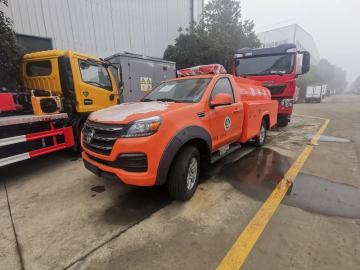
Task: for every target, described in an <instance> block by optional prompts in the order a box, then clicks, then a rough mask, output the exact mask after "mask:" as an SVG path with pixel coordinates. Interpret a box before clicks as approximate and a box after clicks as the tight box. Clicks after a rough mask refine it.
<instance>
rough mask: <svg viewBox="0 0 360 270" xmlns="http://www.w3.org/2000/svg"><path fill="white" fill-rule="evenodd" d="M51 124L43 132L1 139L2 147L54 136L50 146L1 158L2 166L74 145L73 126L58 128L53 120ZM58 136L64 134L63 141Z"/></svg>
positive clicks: (0, 145) (0, 164)
mask: <svg viewBox="0 0 360 270" xmlns="http://www.w3.org/2000/svg"><path fill="white" fill-rule="evenodd" d="M49 124H50V130H47V131H41V132H35V133H30V134H26V135H20V136H14V137H8V138H4V139H0V147H5V146H10V145H15V144H17V143H24V142H30V141H35V140H42V139H45V138H48V137H51V138H52V142H53V144H52V145H50V146H45V147H42V148H39V149H36V150H32V151H29V152H25V153H20V154H17V155H13V156H8V157H4V158H1V159H0V167H3V166H6V165H9V164H12V163H15V162H18V161H22V160H26V159H30V158H33V157H37V156H41V155H45V154H48V153H52V152H55V151H58V150H61V149H65V148H69V147H72V146H73V145H74V136H73V131H72V128H71V127H63V128H58V129H56V128H55V127H54V123H53V122H52V121H51V122H49ZM57 136H63V137H64V140H63V142H61V143H58V141H57Z"/></svg>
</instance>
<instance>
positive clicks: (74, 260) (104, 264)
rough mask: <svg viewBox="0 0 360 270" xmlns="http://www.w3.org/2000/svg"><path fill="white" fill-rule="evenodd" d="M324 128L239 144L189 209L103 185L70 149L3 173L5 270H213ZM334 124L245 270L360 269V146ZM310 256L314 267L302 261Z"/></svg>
mask: <svg viewBox="0 0 360 270" xmlns="http://www.w3.org/2000/svg"><path fill="white" fill-rule="evenodd" d="M359 104H360V100H359ZM313 105H314V104H311V105H310V104H309V105H306V109H305V110H306V111H308V110H309V109H308V108H311V107H309V106H313ZM315 106H316V105H315ZM321 106H326V104H321ZM331 108H334V107H333V106H331ZM335 109H336V107H335ZM337 110H338V111H337V113H340V112H341V110H342V109H337ZM320 112H321V113H322V111H321V110H320ZM313 113H314V114H316V112H313ZM321 113H319V114H321ZM321 116H322V117H324V116H326V115H321ZM333 117H335V116H333ZM339 117H340V116H339ZM322 121H323V120H321V119H312V118H304V117H294V119H293V121H292V123H291V126H289V127H286V128H283V129H276V130H273V131H272V132H269V137H268V138H267V139H268V143H267V144H266V147H264V148H262V149H258V148H254V147H253V146H252V145H251V144H248V145H244V146H243V147H242V149H240V150H239V151H236V152H235V153H233V154H231V155H229V156H228V157H226V158H225V159H223V160H221V161H219V162H217V163H216V164H215V165H214V166H212V167H211V168H209V169H208V170H207V171H205V172H204V173H203V174H202V175H201V184H200V186H199V188H198V191H197V193H196V195H195V196H194V198H193V199H192V200H191V201H189V202H186V203H179V202H174V201H172V200H171V199H170V198H169V197H168V195H167V192H166V189H165V188H163V187H155V188H137V187H128V186H125V185H122V184H120V183H117V182H112V181H107V180H105V179H100V178H98V177H96V176H94V175H92V174H91V173H90V172H88V171H86V170H85V169H84V168H83V164H82V161H81V159H80V158H79V157H78V156H74V155H73V154H71V153H68V152H66V151H64V152H61V153H56V154H53V155H49V156H46V157H40V158H38V159H35V160H29V161H26V162H21V163H18V164H16V165H12V166H9V167H7V168H6V169H4V168H2V169H0V175H1V179H0V183H1V189H0V199H1V200H0V214H1V221H0V231H2V232H3V234H2V235H1V236H2V238H1V239H3V240H1V241H0V269H8V267H7V266H11V267H10V269H21V263H20V259H19V255H20V256H21V258H22V260H23V267H24V268H25V269H114V268H117V269H132V270H133V269H144V268H146V269H213V268H215V267H216V265H217V263H218V262H219V260H221V258H222V257H223V256H224V254H225V253H226V252H227V250H228V248H229V247H230V246H231V245H232V243H233V241H234V239H236V238H237V236H238V235H239V233H240V232H241V230H243V228H244V227H245V226H246V225H247V223H248V222H249V221H250V220H251V218H252V217H253V216H254V215H255V214H256V212H257V210H258V209H259V207H260V206H261V204H262V203H263V202H264V201H265V200H266V198H267V197H268V196H269V194H270V193H271V192H272V190H273V189H274V187H275V186H276V185H277V183H278V182H279V181H280V180H281V179H282V177H283V176H284V174H285V173H286V171H287V170H288V168H289V167H290V166H291V164H292V162H293V161H294V160H295V159H296V157H297V156H298V154H299V153H300V152H301V151H302V149H303V148H304V146H305V145H306V144H307V143H308V141H309V139H310V138H311V136H313V135H312V134H315V133H316V130H317V129H318V127H319V125H320V124H321V123H322ZM353 121H355V119H354V120H353ZM334 122H335V125H337V126H335V127H332V126H331V124H330V126H329V133H327V134H326V136H325V135H324V136H322V138H321V140H320V141H319V146H317V147H315V149H314V152H313V153H312V155H311V157H310V160H309V161H308V162H307V163H306V166H305V168H304V170H303V171H302V173H301V174H300V175H299V176H298V177H297V179H296V180H295V183H294V186H293V187H292V189H291V193H290V194H289V195H287V196H286V197H285V199H284V201H283V202H282V205H281V206H280V208H279V211H278V213H277V214H276V215H275V216H274V218H273V221H271V223H270V224H269V227H268V228H267V229H266V231H265V232H264V236H262V238H260V239H259V243H258V244H257V245H256V247H255V250H254V251H253V253H252V255H251V256H250V258H249V260H248V262H247V264H246V265H245V269H277V270H278V269H280V270H282V269H290V268H293V269H315V268H316V269H356V267H355V266H356V265H357V266H359V265H360V263H359V264H358V261H357V259H356V258H357V255H356V254H358V253H357V252H358V250H360V247H359V244H357V243H358V242H360V238H359V235H358V234H357V233H358V230H359V228H360V227H359V224H360V221H359V220H360V213H359V209H360V207H358V206H359V205H360V191H359V190H360V183H359V180H358V172H359V170H358V159H357V152H356V150H357V149H358V148H357V147H358V144H359V143H358V142H357V137H356V136H355V135H356V133H354V132H356V128H355V129H353V130H350V131H349V130H348V131H347V132H343V131H342V129H343V128H344V127H346V126H349V124H346V123H342V122H336V121H334ZM331 123H332V122H331ZM338 126H341V129H339V127H338ZM352 126H356V122H353V123H352ZM354 134H355V135H354ZM344 139H345V140H346V141H345V140H344ZM347 140H349V141H347ZM339 157H340V158H339ZM5 187H6V189H7V194H6V192H5ZM8 204H9V206H10V211H11V215H10V212H9V208H8ZM279 217H281V219H280V220H279V219H278V218H279ZM12 223H13V224H14V229H15V231H16V239H17V240H18V243H19V250H20V253H19V252H18V251H17V247H16V244H15V243H16V241H15V240H16V239H14V238H15V236H14V232H13V228H12ZM275 224H276V225H275ZM326 235H332V239H326V238H324V237H326ZM304 239H306V240H304ZM309 243H311V245H310V244H309ZM335 243H337V244H335ZM329 245H334V248H335V245H336V250H332V249H331V247H330V246H329ZM274 246H279V247H284V248H279V249H275V250H274V248H273V247H274ZM312 247H316V250H313V248H312ZM320 251H321V252H320ZM302 252H303V253H302ZM308 253H310V254H311V255H308ZM334 254H335V255H334ZM253 256H255V257H253ZM294 256H297V257H296V258H294ZM314 256H318V257H317V258H318V260H319V263H318V264H317V263H316V262H314V261H312V263H313V264H312V263H310V262H309V260H310V259H309V258H312V259H311V260H315V257H314ZM333 257H334V258H337V261H334V260H333ZM4 258H6V259H4ZM325 261H326V262H325ZM321 263H322V264H323V265H325V266H326V267H321ZM302 264H303V265H302ZM344 265H345V267H341V266H344ZM145 266H146V267H145ZM313 266H316V267H313ZM346 266H348V267H346ZM335 267H337V268H335Z"/></svg>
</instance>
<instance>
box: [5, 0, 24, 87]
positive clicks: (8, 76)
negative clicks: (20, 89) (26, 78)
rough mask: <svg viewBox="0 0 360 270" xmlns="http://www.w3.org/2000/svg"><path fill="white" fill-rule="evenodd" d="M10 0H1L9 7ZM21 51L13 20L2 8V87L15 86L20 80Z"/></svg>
mask: <svg viewBox="0 0 360 270" xmlns="http://www.w3.org/2000/svg"><path fill="white" fill-rule="evenodd" d="M7 5H8V0H0V7H1V6H2V7H7ZM19 60H20V52H19V48H18V46H17V44H16V37H15V32H14V31H13V29H12V21H11V20H10V18H8V17H6V16H5V13H4V11H3V8H2V10H0V88H1V87H9V86H10V87H11V86H15V85H16V84H17V83H18V82H19Z"/></svg>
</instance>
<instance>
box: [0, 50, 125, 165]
mask: <svg viewBox="0 0 360 270" xmlns="http://www.w3.org/2000/svg"><path fill="white" fill-rule="evenodd" d="M20 65H21V81H22V87H21V90H17V91H11V92H10V91H9V92H4V91H2V92H1V93H0V95H1V96H0V100H1V102H0V116H1V117H0V150H1V151H0V152H1V153H0V167H1V166H5V165H8V164H10V163H13V162H16V161H20V160H23V159H27V158H31V157H34V156H39V155H42V154H46V153H50V152H54V151H57V150H60V149H63V148H67V147H74V148H75V150H79V149H80V147H81V146H80V143H79V142H80V133H81V129H82V125H83V123H84V121H85V120H86V119H87V117H88V115H89V114H90V113H91V112H93V111H96V110H99V109H102V108H106V107H109V106H112V105H116V104H118V103H120V99H119V98H120V97H119V94H120V89H121V88H122V78H121V67H120V65H116V64H114V63H110V62H108V61H106V60H102V59H100V58H97V57H94V56H91V55H85V54H82V53H78V52H73V51H64V50H49V51H42V52H35V53H29V54H26V55H24V56H23V58H22V61H21V63H20ZM29 104H30V105H29ZM29 108H30V110H27V109H29Z"/></svg>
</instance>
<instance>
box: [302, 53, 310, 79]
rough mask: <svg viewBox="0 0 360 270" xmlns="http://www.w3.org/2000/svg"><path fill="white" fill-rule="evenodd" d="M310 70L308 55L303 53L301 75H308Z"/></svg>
mask: <svg viewBox="0 0 360 270" xmlns="http://www.w3.org/2000/svg"><path fill="white" fill-rule="evenodd" d="M309 70H310V53H309V52H303V59H302V67H301V74H305V73H308V72H309Z"/></svg>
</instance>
